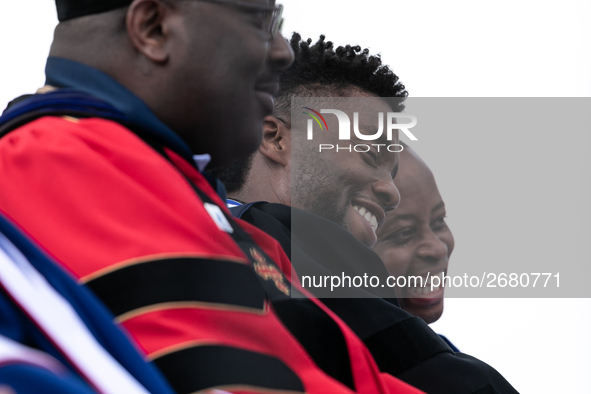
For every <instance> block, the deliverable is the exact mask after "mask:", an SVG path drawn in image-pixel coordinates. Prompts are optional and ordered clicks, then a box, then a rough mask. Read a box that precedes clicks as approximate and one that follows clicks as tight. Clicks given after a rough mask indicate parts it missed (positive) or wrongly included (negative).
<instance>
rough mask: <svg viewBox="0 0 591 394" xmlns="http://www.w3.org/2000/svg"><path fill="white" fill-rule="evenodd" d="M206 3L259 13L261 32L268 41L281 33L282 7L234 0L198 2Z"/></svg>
mask: <svg viewBox="0 0 591 394" xmlns="http://www.w3.org/2000/svg"><path fill="white" fill-rule="evenodd" d="M199 1H206V2H208V3H216V4H224V5H229V6H233V7H236V8H240V9H243V10H245V11H251V12H256V13H260V14H261V15H262V16H263V30H264V31H265V32H267V33H268V34H269V41H272V40H273V39H274V38H275V36H276V35H277V33H281V29H282V28H283V20H284V19H283V16H282V15H283V5H282V4H278V5H274V6H272V5H262V4H252V3H244V2H242V1H235V0H199Z"/></svg>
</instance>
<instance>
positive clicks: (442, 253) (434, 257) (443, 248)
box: [417, 228, 449, 263]
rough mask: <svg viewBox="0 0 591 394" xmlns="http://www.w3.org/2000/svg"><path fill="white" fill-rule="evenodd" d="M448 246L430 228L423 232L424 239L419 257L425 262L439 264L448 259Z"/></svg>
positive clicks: (419, 249)
mask: <svg viewBox="0 0 591 394" xmlns="http://www.w3.org/2000/svg"><path fill="white" fill-rule="evenodd" d="M448 252H449V251H448V245H447V244H446V243H445V242H443V240H442V239H440V238H439V237H438V236H437V234H435V233H434V232H433V230H431V229H430V228H429V229H428V230H426V231H425V232H423V239H422V240H421V243H420V245H419V247H418V248H417V255H418V256H419V257H420V258H422V259H423V260H429V261H431V262H433V263H437V262H438V261H441V260H443V259H447V256H448Z"/></svg>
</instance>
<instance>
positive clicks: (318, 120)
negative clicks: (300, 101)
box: [302, 107, 328, 131]
mask: <svg viewBox="0 0 591 394" xmlns="http://www.w3.org/2000/svg"><path fill="white" fill-rule="evenodd" d="M302 108H303V109H307V110H309V111H312V112H314V114H316V115H318V116H315V115H314V114H311V113H309V112H302V113H304V114H306V115H310V116H311V117H312V118H314V120H315V121H316V123H318V126H320V130H324V128H323V127H322V123H320V119H322V122H323V123H324V126H326V130H327V131H328V125H327V124H326V120H324V117H323V116H322V115H320V112H318V111H314V110H313V109H312V108H308V107H302ZM318 117H320V119H318Z"/></svg>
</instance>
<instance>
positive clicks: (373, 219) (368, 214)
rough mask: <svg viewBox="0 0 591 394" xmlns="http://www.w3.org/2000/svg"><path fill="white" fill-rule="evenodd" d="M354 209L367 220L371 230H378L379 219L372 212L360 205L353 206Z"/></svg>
mask: <svg viewBox="0 0 591 394" xmlns="http://www.w3.org/2000/svg"><path fill="white" fill-rule="evenodd" d="M353 209H354V210H355V212H357V213H358V214H360V215H361V217H363V218H364V219H365V220H367V222H368V223H369V225H370V226H371V228H373V231H374V232H375V231H376V230H377V229H378V219H377V218H376V217H375V215H374V214H373V213H371V211H369V210H367V209H365V207H362V206H359V205H353Z"/></svg>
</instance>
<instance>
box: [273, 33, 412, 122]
mask: <svg viewBox="0 0 591 394" xmlns="http://www.w3.org/2000/svg"><path fill="white" fill-rule="evenodd" d="M325 38H326V37H325V36H324V35H321V36H320V38H319V39H318V41H316V43H314V44H312V39H311V38H308V39H307V40H302V36H301V35H300V34H299V33H293V35H292V36H291V40H289V43H290V44H291V48H292V49H293V52H294V55H295V60H294V62H293V64H292V66H291V67H290V68H289V69H287V70H285V71H283V72H282V73H281V75H280V82H281V89H280V91H279V94H278V96H277V98H276V101H275V114H280V113H281V114H285V113H288V112H289V111H290V109H291V98H292V97H295V96H300V97H306V96H319V95H320V96H335V95H336V96H341V95H342V96H347V95H348V94H350V90H351V88H359V89H361V90H364V91H366V92H368V93H373V94H375V95H376V96H378V97H383V98H386V99H387V98H390V97H391V98H397V99H395V100H390V102H389V103H388V104H390V106H391V107H392V109H393V110H394V111H395V112H400V111H401V110H402V109H404V104H403V103H404V98H405V97H407V96H408V92H407V91H406V88H405V86H404V85H403V84H402V83H400V80H399V78H398V76H397V75H396V74H394V72H392V70H391V69H390V67H388V66H387V65H384V64H382V59H381V57H380V55H370V54H369V49H367V48H365V49H361V47H360V46H359V45H346V46H339V47H337V48H335V47H334V44H333V43H332V42H331V41H325ZM401 98H402V99H401Z"/></svg>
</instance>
